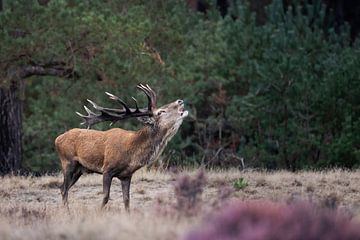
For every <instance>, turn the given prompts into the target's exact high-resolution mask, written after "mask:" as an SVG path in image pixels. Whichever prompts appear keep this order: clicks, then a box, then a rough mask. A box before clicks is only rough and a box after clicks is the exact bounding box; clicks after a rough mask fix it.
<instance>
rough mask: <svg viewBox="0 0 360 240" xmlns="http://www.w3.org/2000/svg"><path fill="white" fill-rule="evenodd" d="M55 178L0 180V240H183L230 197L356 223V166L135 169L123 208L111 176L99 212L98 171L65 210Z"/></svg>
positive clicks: (359, 202) (359, 199)
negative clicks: (309, 207)
mask: <svg viewBox="0 0 360 240" xmlns="http://www.w3.org/2000/svg"><path fill="white" fill-rule="evenodd" d="M200 178H201V179H200ZM61 182H62V175H61V174H60V173H59V174H56V175H47V176H41V177H33V176H28V177H20V176H5V177H2V178H1V179H0V183H1V184H0V239H183V238H186V235H187V234H188V232H189V231H192V230H193V229H196V228H198V226H199V225H200V224H201V223H202V222H204V221H206V218H207V216H208V215H209V214H210V213H212V212H214V211H215V212H216V211H218V210H220V209H221V208H223V207H224V206H225V205H226V204H227V203H228V202H231V201H234V200H236V199H238V200H241V201H253V200H270V201H273V202H291V201H297V200H299V201H307V202H311V203H312V204H314V205H316V206H317V207H319V208H330V209H337V211H341V212H343V213H345V214H347V215H348V216H351V218H352V221H353V222H360V184H359V183H360V170H356V171H346V170H339V169H336V170H328V171H321V172H313V171H301V172H297V173H292V172H287V171H273V172H266V171H254V170H245V171H239V170H236V169H232V170H206V171H204V172H201V173H198V172H197V171H195V170H182V171H178V172H165V171H154V170H150V171H149V170H146V169H143V170H140V171H139V172H137V173H136V174H134V176H133V181H132V185H131V201H130V209H131V211H130V213H127V212H126V211H125V210H124V206H123V201H122V196H121V186H120V181H119V180H117V179H114V180H113V184H112V188H111V195H110V201H109V203H108V205H107V206H106V208H105V209H104V210H100V204H101V200H102V195H101V194H102V185H101V184H102V178H101V175H85V176H82V177H81V178H80V180H79V181H78V182H77V183H76V184H75V186H74V187H73V188H72V189H71V190H70V192H69V209H67V208H66V207H64V206H62V203H61V196H60V190H59V186H60V184H61ZM189 185H191V186H194V185H196V186H197V188H196V187H194V188H196V189H195V190H194V189H193V188H192V187H189ZM186 188H190V191H189V189H186ZM184 191H185V192H186V191H187V192H190V195H191V196H190V198H192V201H191V204H190V205H186V203H185V204H184V200H181V194H182V192H184ZM185 201H186V200H185Z"/></svg>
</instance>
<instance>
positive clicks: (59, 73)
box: [17, 64, 78, 79]
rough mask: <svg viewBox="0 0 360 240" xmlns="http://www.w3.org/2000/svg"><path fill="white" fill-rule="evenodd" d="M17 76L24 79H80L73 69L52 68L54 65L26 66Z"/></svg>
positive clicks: (56, 66)
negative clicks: (34, 77)
mask: <svg viewBox="0 0 360 240" xmlns="http://www.w3.org/2000/svg"><path fill="white" fill-rule="evenodd" d="M17 74H18V77H19V78H22V79H24V78H28V77H31V76H55V77H63V78H71V77H78V74H77V73H76V72H74V71H73V69H72V68H66V67H63V66H59V65H55V66H52V64H46V65H43V66H40V65H36V66H24V67H21V68H20V69H19V70H18V72H17Z"/></svg>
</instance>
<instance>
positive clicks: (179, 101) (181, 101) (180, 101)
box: [176, 99, 184, 105]
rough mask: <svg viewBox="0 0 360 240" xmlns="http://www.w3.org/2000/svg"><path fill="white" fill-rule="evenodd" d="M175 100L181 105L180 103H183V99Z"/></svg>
mask: <svg viewBox="0 0 360 240" xmlns="http://www.w3.org/2000/svg"><path fill="white" fill-rule="evenodd" d="M176 102H177V103H178V104H179V105H181V104H183V103H184V101H183V100H181V99H179V100H177V101H176Z"/></svg>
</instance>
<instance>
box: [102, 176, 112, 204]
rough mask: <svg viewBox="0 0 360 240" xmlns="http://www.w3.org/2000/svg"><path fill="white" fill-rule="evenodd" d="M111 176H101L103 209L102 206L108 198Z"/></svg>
mask: <svg viewBox="0 0 360 240" xmlns="http://www.w3.org/2000/svg"><path fill="white" fill-rule="evenodd" d="M112 178H113V175H112V174H111V173H109V172H104V174H103V193H104V198H103V202H102V204H101V208H104V206H105V205H106V204H107V202H108V201H109V198H110V187H111V181H112Z"/></svg>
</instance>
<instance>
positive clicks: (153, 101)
mask: <svg viewBox="0 0 360 240" xmlns="http://www.w3.org/2000/svg"><path fill="white" fill-rule="evenodd" d="M146 87H147V89H148V90H149V92H150V93H151V96H152V103H153V107H154V108H156V101H157V99H156V93H155V91H154V90H152V88H151V87H150V86H149V85H148V84H146Z"/></svg>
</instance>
